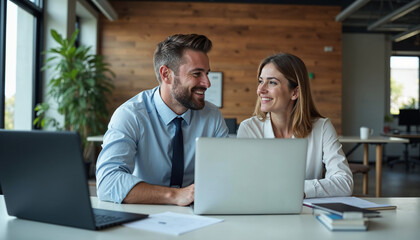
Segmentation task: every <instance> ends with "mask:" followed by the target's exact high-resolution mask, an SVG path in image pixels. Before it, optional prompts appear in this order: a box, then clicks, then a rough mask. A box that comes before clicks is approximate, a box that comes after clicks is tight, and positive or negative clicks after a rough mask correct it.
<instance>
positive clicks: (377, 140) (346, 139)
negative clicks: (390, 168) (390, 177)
mask: <svg viewBox="0 0 420 240" xmlns="http://www.w3.org/2000/svg"><path fill="white" fill-rule="evenodd" d="M339 141H340V142H341V143H357V144H363V164H364V165H368V164H369V144H374V145H376V159H375V161H376V197H380V196H381V192H382V152H383V145H384V144H386V143H408V140H407V139H402V138H396V137H381V136H371V137H369V138H368V139H360V137H359V136H340V137H339ZM366 178H367V176H366ZM363 182H365V183H367V180H364V181H363ZM363 192H366V193H367V184H364V186H363Z"/></svg>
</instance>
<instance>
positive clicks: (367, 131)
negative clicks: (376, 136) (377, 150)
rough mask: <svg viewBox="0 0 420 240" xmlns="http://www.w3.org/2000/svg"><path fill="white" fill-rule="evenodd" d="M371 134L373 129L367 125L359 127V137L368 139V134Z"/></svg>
mask: <svg viewBox="0 0 420 240" xmlns="http://www.w3.org/2000/svg"><path fill="white" fill-rule="evenodd" d="M372 134H373V129H369V128H368V127H361V128H360V139H368V138H369V136H371V135H372Z"/></svg>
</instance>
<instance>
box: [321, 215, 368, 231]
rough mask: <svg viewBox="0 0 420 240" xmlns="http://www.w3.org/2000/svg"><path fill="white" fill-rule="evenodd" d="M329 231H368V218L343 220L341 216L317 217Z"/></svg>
mask: <svg viewBox="0 0 420 240" xmlns="http://www.w3.org/2000/svg"><path fill="white" fill-rule="evenodd" d="M316 218H317V219H318V221H320V222H321V223H322V224H323V225H324V226H325V227H326V228H327V229H329V230H331V231H366V230H367V226H368V219H367V218H364V217H362V218H349V219H346V218H343V216H341V215H337V214H333V213H327V214H320V215H318V216H316Z"/></svg>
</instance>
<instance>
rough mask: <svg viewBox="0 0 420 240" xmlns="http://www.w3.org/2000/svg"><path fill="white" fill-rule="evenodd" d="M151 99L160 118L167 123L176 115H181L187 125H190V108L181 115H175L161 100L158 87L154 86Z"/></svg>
mask: <svg viewBox="0 0 420 240" xmlns="http://www.w3.org/2000/svg"><path fill="white" fill-rule="evenodd" d="M153 100H154V102H155V106H156V111H157V112H158V114H159V115H160V117H161V118H162V120H163V122H164V123H165V124H166V125H168V124H169V123H170V122H172V120H173V119H174V118H176V117H182V118H183V119H184V121H185V122H186V123H187V125H190V122H191V109H188V110H187V111H186V112H184V113H183V114H181V115H177V114H176V113H175V112H174V111H172V109H170V108H169V107H168V105H166V103H165V102H163V100H162V97H161V96H160V87H157V88H156V91H155V92H154V94H153Z"/></svg>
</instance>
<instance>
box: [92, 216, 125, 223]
mask: <svg viewBox="0 0 420 240" xmlns="http://www.w3.org/2000/svg"><path fill="white" fill-rule="evenodd" d="M120 219H121V218H120V217H116V216H109V215H102V214H95V222H96V224H97V225H102V224H107V223H110V222H115V221H118V220H120Z"/></svg>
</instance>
